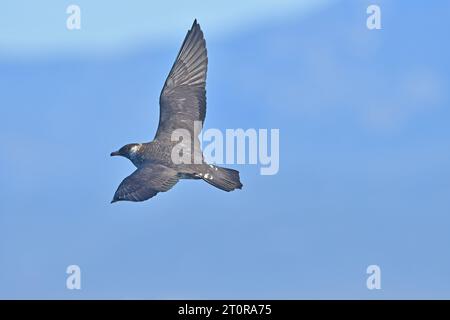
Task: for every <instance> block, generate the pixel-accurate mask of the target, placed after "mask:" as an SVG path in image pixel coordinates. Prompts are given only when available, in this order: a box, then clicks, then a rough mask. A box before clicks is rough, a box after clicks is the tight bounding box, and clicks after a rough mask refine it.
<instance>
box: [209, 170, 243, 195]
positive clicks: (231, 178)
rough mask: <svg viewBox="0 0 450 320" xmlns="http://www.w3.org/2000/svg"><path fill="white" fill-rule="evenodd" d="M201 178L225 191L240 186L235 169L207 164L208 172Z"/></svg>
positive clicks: (239, 187)
mask: <svg viewBox="0 0 450 320" xmlns="http://www.w3.org/2000/svg"><path fill="white" fill-rule="evenodd" d="M202 178H203V180H205V181H206V182H208V183H209V184H211V185H213V186H214V187H216V188H219V189H221V190H224V191H227V192H229V191H233V190H235V189H241V188H242V183H241V181H240V179H239V171H237V170H233V169H227V168H221V167H218V166H213V165H209V170H208V173H206V174H204V175H203V177H202Z"/></svg>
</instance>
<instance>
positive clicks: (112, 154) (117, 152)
mask: <svg viewBox="0 0 450 320" xmlns="http://www.w3.org/2000/svg"><path fill="white" fill-rule="evenodd" d="M114 156H120V152H119V151H114V152H111V157H114Z"/></svg>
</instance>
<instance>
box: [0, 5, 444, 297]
mask: <svg viewBox="0 0 450 320" xmlns="http://www.w3.org/2000/svg"><path fill="white" fill-rule="evenodd" d="M71 3H72V2H70V3H69V2H67V3H64V4H58V5H55V4H54V2H52V1H41V2H40V5H39V6H38V7H37V5H34V4H29V3H28V2H27V5H25V6H22V5H21V4H20V3H19V2H16V1H14V2H13V1H10V2H9V3H7V4H5V5H3V4H2V8H3V9H2V13H1V14H2V16H1V19H0V21H1V25H0V30H1V31H0V87H1V88H3V89H2V90H1V91H0V105H1V108H0V116H1V119H2V126H0V133H1V135H0V141H1V146H2V148H1V149H2V152H1V153H0V168H1V170H0V176H1V180H0V181H1V182H0V192H1V194H2V197H3V201H2V202H1V203H0V297H1V298H68V299H77V298H86V299H91V298H138V299H141V298H153V299H165V298H192V299H195V298H289V299H295V298H369V299H379V298H388V299H389V298H449V297H450V271H449V270H450V255H449V254H448V245H449V244H450V234H449V232H448V230H449V226H450V216H449V213H450V197H449V194H450V166H449V163H450V139H449V137H450V127H449V126H448V119H449V116H450V110H449V93H448V87H449V83H450V62H449V61H448V57H449V56H450V52H449V51H450V45H449V44H448V41H445V39H446V38H447V33H448V32H447V30H450V25H449V24H450V19H449V15H450V5H449V4H446V3H444V2H433V3H428V4H426V5H425V4H423V3H421V2H419V1H406V0H399V1H395V2H394V1H376V3H377V4H379V5H380V6H381V10H382V27H383V29H382V30H376V31H370V30H368V29H367V28H366V18H367V15H366V8H367V6H368V5H369V4H372V3H373V2H371V1H327V2H325V1H324V2H321V3H320V5H317V4H316V5H311V3H313V2H312V1H311V2H307V1H306V2H302V3H300V2H297V1H283V2H281V1H274V2H270V1H264V2H260V1H248V2H246V4H245V6H244V5H242V4H239V3H234V4H233V5H224V4H223V2H219V3H218V4H215V5H214V6H211V4H206V2H204V3H202V2H200V1H196V2H194V5H193V7H192V9H189V8H183V10H173V8H174V7H176V6H177V5H181V3H183V2H181V1H180V2H178V1H176V2H170V1H167V2H164V3H162V2H161V3H158V4H156V3H155V4H152V5H151V6H150V5H149V4H147V2H144V1H135V2H133V5H131V6H129V5H126V6H125V5H124V4H121V3H120V2H117V3H116V2H115V3H114V5H109V6H108V5H106V1H103V2H102V1H96V2H95V4H94V3H91V2H88V1H79V2H78V4H79V5H80V7H81V10H82V29H81V30H80V31H67V30H66V29H65V18H66V14H65V8H66V6H67V5H69V4H71ZM108 3H109V2H108ZM227 3H228V2H227ZM314 3H315V2H314ZM3 6H4V7H3ZM193 18H197V19H198V20H199V22H200V24H201V26H202V28H203V30H204V32H205V35H206V40H207V46H208V55H209V69H208V83H207V95H208V112H207V117H206V123H205V126H206V127H207V128H219V129H226V128H269V129H270V128H279V129H280V153H281V154H280V171H279V173H278V174H277V175H275V176H261V175H259V168H258V167H256V166H248V165H247V166H246V165H236V166H233V167H234V168H235V169H238V170H239V171H240V172H241V179H242V182H243V184H244V188H243V189H242V191H238V192H232V193H224V192H221V191H220V190H216V189H214V188H212V187H211V186H209V185H207V184H206V183H201V182H199V181H182V182H181V183H179V184H177V185H176V186H175V187H174V188H173V189H172V190H171V191H170V192H168V193H163V194H159V195H158V196H157V197H155V198H154V199H152V200H150V201H147V202H143V203H119V204H116V205H111V204H110V203H109V201H110V200H111V198H112V195H113V193H114V191H115V189H116V187H117V185H118V183H120V181H121V180H122V179H123V178H124V177H125V176H127V175H128V174H129V173H130V172H131V171H132V170H133V167H132V164H131V163H129V162H127V161H126V160H125V159H111V158H110V157H109V153H110V152H111V151H113V150H115V149H117V148H118V147H120V146H122V145H123V144H125V143H129V142H140V141H146V140H150V139H151V138H152V137H153V135H154V132H155V130H156V126H157V121H158V116H159V114H158V112H159V110H158V96H159V92H160V90H161V86H162V84H163V82H164V80H165V77H166V76H167V73H168V71H169V68H170V66H171V64H172V62H173V59H174V58H175V55H176V53H177V50H178V48H179V46H180V44H181V42H182V39H183V37H184V35H185V33H186V31H187V29H188V28H189V27H190V25H191V24H192V20H193ZM30 19H31V20H30ZM109 19H111V20H109ZM70 264H77V265H79V266H80V267H81V270H82V290H80V291H71V290H67V289H66V288H65V281H66V277H67V275H66V274H65V270H66V267H67V266H68V265H70ZM371 264H377V265H379V266H380V267H381V271H382V289H381V290H375V291H370V290H368V289H367V288H366V278H367V275H366V273H365V271H366V268H367V266H368V265H371Z"/></svg>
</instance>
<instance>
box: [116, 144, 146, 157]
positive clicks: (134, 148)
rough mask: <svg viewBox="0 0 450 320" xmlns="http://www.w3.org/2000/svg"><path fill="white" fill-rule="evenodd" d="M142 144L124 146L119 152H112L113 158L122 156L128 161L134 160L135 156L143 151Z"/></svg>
mask: <svg viewBox="0 0 450 320" xmlns="http://www.w3.org/2000/svg"><path fill="white" fill-rule="evenodd" d="M141 147H142V144H141V143H130V144H126V145H124V146H123V147H122V148H120V149H119V150H118V151H114V152H111V157H113V156H122V157H125V158H128V159H130V160H131V159H133V158H134V156H135V154H136V153H137V152H138V151H139V150H140V149H141Z"/></svg>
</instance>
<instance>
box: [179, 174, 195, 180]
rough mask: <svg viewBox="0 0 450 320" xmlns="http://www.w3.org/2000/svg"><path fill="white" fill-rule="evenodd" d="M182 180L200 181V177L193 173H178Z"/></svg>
mask: <svg viewBox="0 0 450 320" xmlns="http://www.w3.org/2000/svg"><path fill="white" fill-rule="evenodd" d="M178 176H179V177H180V179H200V178H199V177H198V176H196V175H194V174H192V173H178Z"/></svg>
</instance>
